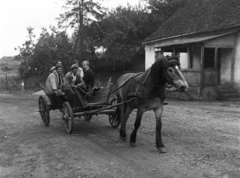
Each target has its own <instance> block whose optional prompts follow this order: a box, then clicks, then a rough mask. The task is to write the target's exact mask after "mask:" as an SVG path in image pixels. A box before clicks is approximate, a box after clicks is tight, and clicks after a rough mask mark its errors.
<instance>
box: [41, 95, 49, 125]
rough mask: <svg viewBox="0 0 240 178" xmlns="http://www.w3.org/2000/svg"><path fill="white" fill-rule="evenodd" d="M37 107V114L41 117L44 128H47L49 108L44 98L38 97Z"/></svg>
mask: <svg viewBox="0 0 240 178" xmlns="http://www.w3.org/2000/svg"><path fill="white" fill-rule="evenodd" d="M38 106H39V113H40V115H41V118H42V121H43V124H44V125H45V126H48V125H49V123H50V116H49V107H48V104H47V100H46V98H45V97H44V96H39V98H38Z"/></svg>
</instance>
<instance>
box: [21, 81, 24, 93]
mask: <svg viewBox="0 0 240 178" xmlns="http://www.w3.org/2000/svg"><path fill="white" fill-rule="evenodd" d="M21 86H22V91H24V81H22V83H21Z"/></svg>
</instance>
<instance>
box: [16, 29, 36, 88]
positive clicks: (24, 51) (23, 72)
mask: <svg viewBox="0 0 240 178" xmlns="http://www.w3.org/2000/svg"><path fill="white" fill-rule="evenodd" d="M33 30H34V29H33V28H32V27H28V28H27V31H28V36H27V38H28V39H27V40H26V41H25V42H24V43H23V44H22V46H18V48H15V50H17V49H18V50H19V54H18V55H17V56H16V57H15V59H17V60H20V61H22V62H21V64H20V67H19V73H20V76H21V77H22V78H24V84H26V77H28V72H29V70H30V65H29V64H30V62H31V60H32V56H33V53H34V52H33V51H34V49H35V44H34V38H35V35H34V33H33Z"/></svg>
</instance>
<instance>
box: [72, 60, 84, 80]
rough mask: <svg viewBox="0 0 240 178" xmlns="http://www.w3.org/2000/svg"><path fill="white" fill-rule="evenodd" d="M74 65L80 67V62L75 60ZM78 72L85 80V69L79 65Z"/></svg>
mask: <svg viewBox="0 0 240 178" xmlns="http://www.w3.org/2000/svg"><path fill="white" fill-rule="evenodd" d="M73 64H77V65H78V61H77V60H74V61H73ZM78 72H79V74H80V76H81V77H82V78H83V76H84V74H83V69H82V68H81V67H79V65H78Z"/></svg>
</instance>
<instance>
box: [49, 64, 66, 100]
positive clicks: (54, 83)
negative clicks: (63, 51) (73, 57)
mask: <svg viewBox="0 0 240 178" xmlns="http://www.w3.org/2000/svg"><path fill="white" fill-rule="evenodd" d="M55 70H56V72H52V73H51V74H50V75H49V76H48V78H47V81H46V85H45V91H46V94H47V95H48V96H49V97H51V98H52V99H53V101H55V97H56V94H61V93H62V87H63V83H64V80H63V73H62V72H63V71H62V65H57V66H56V68H55Z"/></svg>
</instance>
